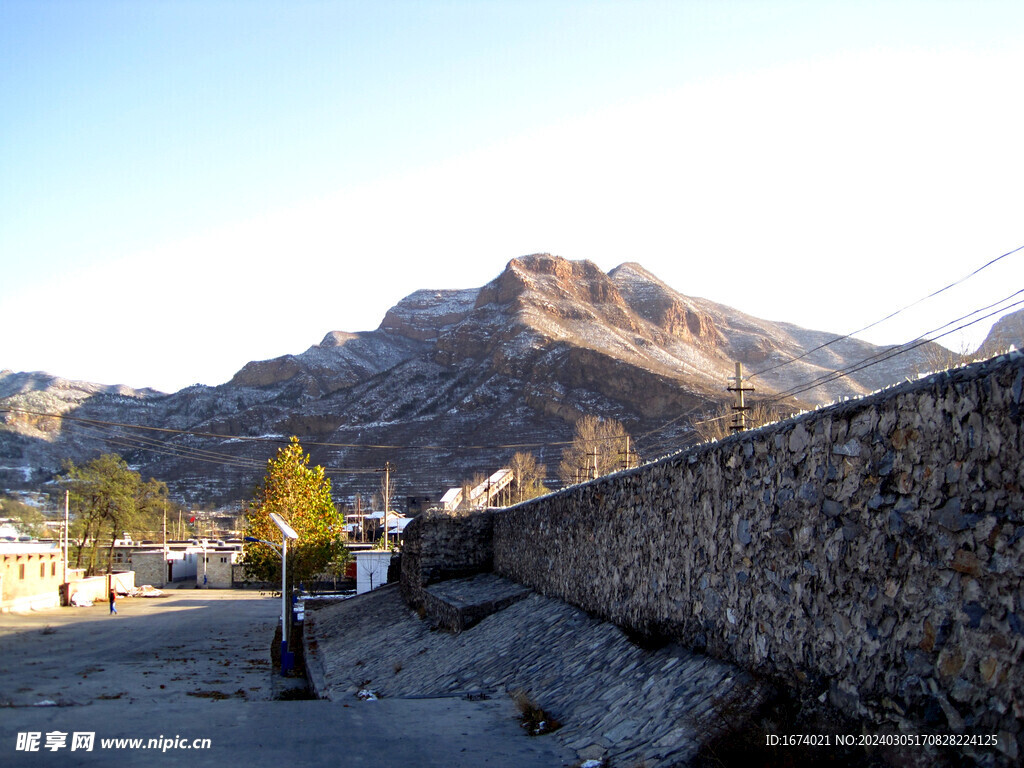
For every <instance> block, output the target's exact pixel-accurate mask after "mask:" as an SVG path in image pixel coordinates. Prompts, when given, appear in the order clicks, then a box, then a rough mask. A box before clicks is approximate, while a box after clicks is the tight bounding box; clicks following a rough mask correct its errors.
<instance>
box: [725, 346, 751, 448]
mask: <svg viewBox="0 0 1024 768" xmlns="http://www.w3.org/2000/svg"><path fill="white" fill-rule="evenodd" d="M730 381H734V382H736V386H735V387H729V388H728V389H729V391H730V392H735V393H736V405H734V406H733V407H732V409H733V410H734V411H735V412H736V415H735V416H734V417H733V420H732V426H731V427H730V429H731V430H732V431H733V432H742V431H743V430H745V429H746V428H747V416H746V414H747V411H749V410H750V407H749V406H747V405H745V404H744V400H743V393H744V392H753V391H754V388H753V387H744V386H743V382H744V381H746V379H744V377H743V363H741V362H739V361H737V362H736V375H735V376H733V377H732V378H731V379H730Z"/></svg>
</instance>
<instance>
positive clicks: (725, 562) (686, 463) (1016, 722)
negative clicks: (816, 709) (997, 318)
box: [403, 354, 1024, 759]
mask: <svg viewBox="0 0 1024 768" xmlns="http://www.w3.org/2000/svg"><path fill="white" fill-rule="evenodd" d="M1022 385H1024V356H1022V355H1020V354H1014V355H1010V356H1006V357H1002V358H996V359H994V360H992V361H989V362H987V363H980V364H976V365H973V366H969V367H967V368H964V369H960V370H957V371H954V372H949V373H944V374H938V375H935V376H931V377H929V378H927V379H924V380H921V381H918V382H914V383H910V384H906V385H902V386H900V387H895V388H893V389H890V390H886V391H884V392H881V393H878V394H876V395H873V396H871V397H868V398H864V399H861V400H857V401H851V402H846V403H842V404H839V405H836V406H832V407H830V408H826V409H822V410H819V411H816V412H813V413H809V414H805V415H803V416H801V417H798V418H796V419H791V420H789V421H786V422H782V423H779V424H776V425H772V426H769V427H765V428H763V429H760V430H757V431H753V432H748V433H744V434H741V435H734V436H732V437H730V438H727V439H725V440H723V441H721V442H719V443H715V444H710V445H706V446H701V447H697V448H694V449H691V450H688V451H686V452H683V453H680V454H676V455H674V456H671V457H668V458H666V459H663V460H661V461H659V462H657V463H654V464H650V465H647V466H644V467H642V468H639V469H636V470H632V471H629V472H624V473H619V474H617V475H613V476H609V477H606V478H602V479H599V480H596V481H592V482H590V483H587V484H585V485H580V486H574V487H572V488H569V489H566V490H565V491H562V492H559V493H557V494H553V495H550V496H547V497H544V498H541V499H538V500H535V501H532V502H527V503H524V504H521V505H518V506H516V507H512V508H510V509H508V510H504V511H501V512H498V513H497V514H495V515H493V521H491V518H490V516H488V517H487V518H486V519H485V520H482V521H481V522H480V523H479V524H477V525H476V527H475V528H474V535H477V534H478V535H481V536H482V535H485V532H486V529H487V527H488V526H490V525H493V567H494V570H495V572H497V573H499V574H501V575H503V576H507V577H509V578H511V579H514V580H516V581H518V582H520V583H522V584H526V585H528V586H530V587H532V588H534V589H536V590H537V591H539V592H541V593H543V594H545V595H549V596H553V597H558V598H560V599H563V600H565V601H566V602H569V603H572V604H573V605H576V606H579V607H581V608H583V609H585V610H587V611H588V612H590V613H592V614H594V615H596V616H599V617H602V618H604V619H607V620H610V621H613V622H615V623H616V624H618V625H620V626H622V627H624V628H626V629H628V630H632V631H635V632H638V633H641V634H646V635H648V636H653V637H665V638H670V639H674V640H677V641H680V642H682V643H684V644H687V645H689V646H691V647H695V648H698V649H701V650H705V651H706V652H708V653H710V654H712V655H715V656H718V657H721V658H724V659H728V660H731V661H734V662H737V663H739V664H740V665H742V666H744V667H746V668H748V669H751V670H754V671H758V672H761V673H763V674H766V675H768V676H770V677H772V678H774V679H782V680H785V681H788V682H791V683H794V684H796V685H798V686H800V687H802V688H803V689H804V690H809V691H810V692H812V693H815V694H817V693H819V692H827V693H828V697H829V699H830V700H831V703H832V704H833V705H835V706H837V707H838V708H839V709H841V710H842V711H843V712H845V713H846V714H849V715H852V716H855V717H858V718H866V719H868V720H869V721H871V720H873V721H874V722H876V723H877V722H886V721H888V722H896V723H901V724H902V725H903V726H904V727H906V728H910V729H920V728H921V727H927V728H931V729H934V730H938V731H940V732H942V731H945V732H949V731H950V730H954V731H957V732H968V733H998V734H1000V749H1001V750H1002V751H1003V754H1004V757H1009V758H1010V759H1014V757H1016V756H1017V754H1018V753H1017V750H1018V749H1020V748H1021V747H1024V744H1021V743H1020V741H1019V740H1020V738H1021V733H1022V726H1024V664H1022V663H1021V662H1022V660H1024V587H1022V584H1024V492H1022V486H1024V436H1022V427H1021V422H1022V411H1021V406H1022V402H1024V397H1022V388H1024V386H1022ZM425 522H426V521H425ZM473 526H474V524H473V523H471V522H470V521H469V520H460V521H459V522H458V523H457V524H456V523H449V522H444V523H441V522H440V521H437V520H436V519H435V520H434V521H431V522H430V523H428V524H425V525H423V526H422V527H421V528H420V529H418V530H417V531H416V535H417V539H416V543H415V546H416V547H417V550H416V555H415V557H416V560H417V562H418V563H419V564H420V569H421V571H420V577H421V578H422V576H423V574H425V573H429V574H432V575H434V576H436V575H437V574H439V573H443V572H444V571H445V568H446V566H445V557H446V554H442V552H443V553H451V554H454V555H455V556H456V560H455V561H453V562H455V563H456V564H457V565H458V564H461V563H464V562H465V561H466V553H465V552H464V551H459V548H458V547H457V546H454V545H455V544H456V543H457V542H458V540H459V539H460V538H461V536H460V535H458V534H457V532H456V530H455V529H456V528H458V529H459V530H468V529H469V528H470V527H473ZM410 530H412V526H410ZM453 534H454V535H453ZM466 541H474V539H473V537H472V536H470V537H467V538H466ZM435 544H438V545H440V548H439V549H437V550H433V549H432V547H433V546H434V545H435ZM428 553H429V554H428ZM490 556H491V554H490V553H488V557H490ZM428 564H429V567H427V565H428ZM415 571H416V569H415V568H411V569H410V574H413V573H414V572H415ZM403 577H404V574H403ZM429 577H430V576H428V578H429ZM1020 754H1024V751H1022V752H1020Z"/></svg>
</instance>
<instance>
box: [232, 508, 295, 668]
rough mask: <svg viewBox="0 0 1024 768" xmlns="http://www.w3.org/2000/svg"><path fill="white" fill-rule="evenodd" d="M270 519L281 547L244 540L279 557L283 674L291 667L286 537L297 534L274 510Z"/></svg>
mask: <svg viewBox="0 0 1024 768" xmlns="http://www.w3.org/2000/svg"><path fill="white" fill-rule="evenodd" d="M270 520H271V522H272V523H273V524H274V525H276V526H277V527H278V530H280V531H281V549H278V548H277V547H276V546H275V545H274V544H271V543H270V542H269V541H264V540H263V539H257V538H253V537H252V536H246V537H245V540H246V541H254V542H257V543H259V544H266V545H267V546H269V547H270V548H271V549H273V550H274V551H275V552H277V554H278V556H279V557H280V558H281V674H282V675H284V673H285V672H287V671H288V670H289V669H291V654H289V653H288V594H287V591H286V590H287V584H288V581H287V574H288V539H297V538H299V534H297V533H296V532H295V530H294V529H293V528H292V527H291V526H290V525H288V523H286V522H285V521H284V520H283V519H282V518H281V516H280V515H278V514H277V513H275V512H271V513H270Z"/></svg>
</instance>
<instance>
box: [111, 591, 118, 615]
mask: <svg viewBox="0 0 1024 768" xmlns="http://www.w3.org/2000/svg"><path fill="white" fill-rule="evenodd" d="M115 613H117V590H114V589H111V590H110V615H111V616H113V615H114V614H115Z"/></svg>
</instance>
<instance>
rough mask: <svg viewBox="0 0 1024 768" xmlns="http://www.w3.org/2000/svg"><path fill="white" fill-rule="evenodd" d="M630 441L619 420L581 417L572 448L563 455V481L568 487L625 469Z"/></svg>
mask: <svg viewBox="0 0 1024 768" xmlns="http://www.w3.org/2000/svg"><path fill="white" fill-rule="evenodd" d="M628 440H629V435H628V434H627V433H626V428H625V427H623V426H622V424H621V423H620V422H618V421H616V420H615V419H603V418H601V417H599V416H592V415H590V414H587V415H585V416H581V417H580V418H579V419H577V421H576V428H575V430H574V434H573V441H572V444H571V445H570V446H569V447H568V448H566V449H565V450H563V451H562V461H561V462H560V463H559V465H558V477H559V479H560V480H561V481H562V482H563V483H567V484H569V483H578V482H580V481H581V480H589V479H591V478H594V477H600V476H601V475H606V474H608V473H609V472H615V471H616V470H619V469H622V468H623V466H624V465H625V459H626V450H627V446H628ZM595 469H596V471H595Z"/></svg>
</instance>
